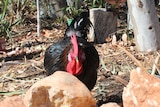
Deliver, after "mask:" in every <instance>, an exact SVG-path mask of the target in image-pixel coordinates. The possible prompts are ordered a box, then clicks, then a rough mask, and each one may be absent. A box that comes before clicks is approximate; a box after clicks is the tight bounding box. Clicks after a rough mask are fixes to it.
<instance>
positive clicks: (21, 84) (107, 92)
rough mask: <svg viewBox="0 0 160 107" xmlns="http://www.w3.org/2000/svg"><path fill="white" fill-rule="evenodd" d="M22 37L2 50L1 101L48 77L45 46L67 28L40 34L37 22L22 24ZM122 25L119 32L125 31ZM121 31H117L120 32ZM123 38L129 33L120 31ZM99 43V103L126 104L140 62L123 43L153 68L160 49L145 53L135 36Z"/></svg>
mask: <svg viewBox="0 0 160 107" xmlns="http://www.w3.org/2000/svg"><path fill="white" fill-rule="evenodd" d="M19 29H20V31H21V32H23V31H25V33H19V35H21V36H15V37H13V39H14V43H13V42H10V40H8V42H7V43H6V51H5V52H0V60H1V62H0V100H3V99H4V98H6V97H10V96H14V95H23V94H25V92H26V90H27V89H29V88H30V87H31V86H32V85H33V84H34V83H35V82H37V81H39V80H41V79H42V78H44V77H46V75H45V70H44V67H43V59H44V57H43V56H44V52H45V49H46V48H47V47H48V46H49V45H51V44H52V42H56V41H58V40H59V39H61V38H62V37H63V33H64V29H65V27H62V25H56V26H54V27H53V28H52V30H47V29H45V28H44V29H43V30H42V32H41V34H42V37H37V36H36V31H35V29H36V24H32V25H30V26H29V27H26V28H25V27H24V26H22V27H21V26H19V28H15V29H14V30H15V31H18V30H19ZM122 29H125V28H121V29H119V30H118V31H122ZM118 31H117V32H118ZM118 34H119V35H120V37H121V36H122V35H123V34H125V32H120V33H118ZM109 39H111V40H110V41H109V42H108V43H103V44H96V45H95V47H96V49H97V51H98V53H99V57H100V66H99V69H98V79H97V83H96V86H95V87H94V89H93V90H92V94H93V96H94V97H95V98H96V100H97V105H102V104H103V103H107V102H117V103H119V104H120V105H121V106H122V92H123V88H124V87H125V86H126V84H127V82H128V81H129V74H130V72H131V71H132V69H134V68H136V67H137V65H136V63H135V62H134V61H133V60H132V59H131V58H130V57H129V56H128V55H127V54H126V53H125V52H124V51H123V50H122V49H120V48H118V47H117V46H115V45H113V44H118V45H120V46H123V47H124V48H125V49H126V50H127V51H128V52H129V53H131V54H132V55H133V56H134V57H135V58H136V59H137V60H138V61H140V62H141V64H142V65H143V66H144V67H145V68H146V69H147V70H148V71H151V70H152V66H153V64H154V62H155V59H156V57H157V56H158V55H157V52H152V53H142V52H139V51H138V50H137V48H136V45H135V42H134V40H133V39H132V38H129V39H127V40H122V39H119V40H118V41H116V42H114V43H113V38H112V37H110V38H109Z"/></svg>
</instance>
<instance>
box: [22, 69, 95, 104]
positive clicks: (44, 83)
mask: <svg viewBox="0 0 160 107" xmlns="http://www.w3.org/2000/svg"><path fill="white" fill-rule="evenodd" d="M24 103H25V105H26V106H27V107H42V106H43V107H84V106H85V107H95V106H96V101H95V99H94V98H93V97H92V95H91V93H90V91H89V90H88V88H87V87H86V86H85V85H84V84H83V83H82V82H80V81H79V80H78V79H77V78H76V77H74V76H73V75H71V74H69V73H66V72H63V71H57V72H55V73H54V74H52V75H51V76H48V77H46V78H44V79H42V80H41V81H38V82H37V83H35V84H34V85H33V86H32V87H31V88H30V89H29V90H28V91H27V92H26V96H25V100H24Z"/></svg>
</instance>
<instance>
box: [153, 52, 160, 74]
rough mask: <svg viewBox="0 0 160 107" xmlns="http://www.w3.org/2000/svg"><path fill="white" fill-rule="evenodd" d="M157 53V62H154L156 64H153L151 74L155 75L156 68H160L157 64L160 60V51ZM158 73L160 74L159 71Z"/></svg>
mask: <svg viewBox="0 0 160 107" xmlns="http://www.w3.org/2000/svg"><path fill="white" fill-rule="evenodd" d="M157 54H158V56H157V57H156V59H155V62H154V64H153V67H152V73H151V75H154V74H155V72H156V69H157V70H159V69H158V67H157V66H156V65H157V63H158V61H159V58H160V55H159V53H157ZM158 73H159V74H160V72H158Z"/></svg>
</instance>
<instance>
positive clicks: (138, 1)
mask: <svg viewBox="0 0 160 107" xmlns="http://www.w3.org/2000/svg"><path fill="white" fill-rule="evenodd" d="M127 2H128V8H129V13H130V17H131V21H132V24H133V31H134V35H135V40H136V44H137V47H138V49H139V50H140V51H155V50H158V49H160V25H159V21H158V17H157V14H156V10H155V4H154V0H127Z"/></svg>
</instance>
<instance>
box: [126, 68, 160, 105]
mask: <svg viewBox="0 0 160 107" xmlns="http://www.w3.org/2000/svg"><path fill="white" fill-rule="evenodd" d="M123 105H124V107H159V106H160V79H159V78H157V77H155V76H152V75H150V74H149V73H147V72H145V71H142V70H141V69H140V68H137V69H136V70H133V71H132V72H131V75H130V81H129V84H128V85H127V87H125V88H124V91H123Z"/></svg>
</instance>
